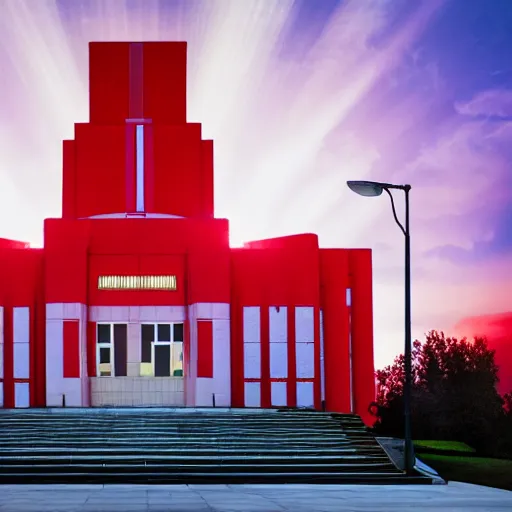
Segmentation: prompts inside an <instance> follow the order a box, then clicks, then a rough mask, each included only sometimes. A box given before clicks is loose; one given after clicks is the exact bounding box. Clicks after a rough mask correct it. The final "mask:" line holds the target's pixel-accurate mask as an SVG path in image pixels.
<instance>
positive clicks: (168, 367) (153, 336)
mask: <svg viewBox="0 0 512 512" xmlns="http://www.w3.org/2000/svg"><path fill="white" fill-rule="evenodd" d="M183 331H184V329H183V323H174V324H171V323H169V324H142V325H141V365H140V375H141V376H147V377H149V376H151V377H171V376H175V377H182V376H183V337H184V336H183Z"/></svg>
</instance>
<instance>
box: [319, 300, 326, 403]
mask: <svg viewBox="0 0 512 512" xmlns="http://www.w3.org/2000/svg"><path fill="white" fill-rule="evenodd" d="M324 343H325V341H324V312H323V310H320V393H321V399H322V400H325V349H324Z"/></svg>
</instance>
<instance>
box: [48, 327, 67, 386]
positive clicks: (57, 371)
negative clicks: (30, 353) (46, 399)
mask: <svg viewBox="0 0 512 512" xmlns="http://www.w3.org/2000/svg"><path fill="white" fill-rule="evenodd" d="M63 325H64V324H63V321H62V320H48V321H47V322H46V389H47V392H48V393H51V392H58V391H59V388H60V385H61V383H62V379H63V377H64V368H63ZM67 380H69V379H67Z"/></svg>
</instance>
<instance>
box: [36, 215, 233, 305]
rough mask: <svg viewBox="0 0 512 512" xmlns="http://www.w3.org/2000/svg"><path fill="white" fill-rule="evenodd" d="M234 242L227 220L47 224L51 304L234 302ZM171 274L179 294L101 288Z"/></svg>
mask: <svg viewBox="0 0 512 512" xmlns="http://www.w3.org/2000/svg"><path fill="white" fill-rule="evenodd" d="M228 239H229V234H228V222H227V221H226V220H223V219H211V220H199V219H196V220H194V219H144V220H141V219H102V220H71V221H68V220H60V219H48V220H46V222H45V247H46V254H47V257H46V283H47V285H46V302H78V303H82V304H89V305H103V306H114V305H115V306H123V305H127V306H128V305H134V304H139V305H154V306H158V305H184V304H193V303H196V302H225V303H228V302H229V296H230V285H229V282H230V277H229V272H230V254H229V249H228ZM167 274H171V275H176V276H177V290H176V291H147V290H136V291H135V290H128V291H121V290H120V291H112V290H98V277H99V276H100V275H167Z"/></svg>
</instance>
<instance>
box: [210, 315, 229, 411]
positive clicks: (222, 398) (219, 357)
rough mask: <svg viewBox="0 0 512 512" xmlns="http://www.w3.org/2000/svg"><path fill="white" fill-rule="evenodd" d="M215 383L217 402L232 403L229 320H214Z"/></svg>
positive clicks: (218, 403) (219, 403)
mask: <svg viewBox="0 0 512 512" xmlns="http://www.w3.org/2000/svg"><path fill="white" fill-rule="evenodd" d="M212 334H213V379H214V382H213V385H214V392H215V394H216V395H218V396H216V397H215V403H216V404H217V405H219V406H221V404H222V405H230V403H231V350H230V346H231V345H230V324H229V320H214V321H213V333H212Z"/></svg>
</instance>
